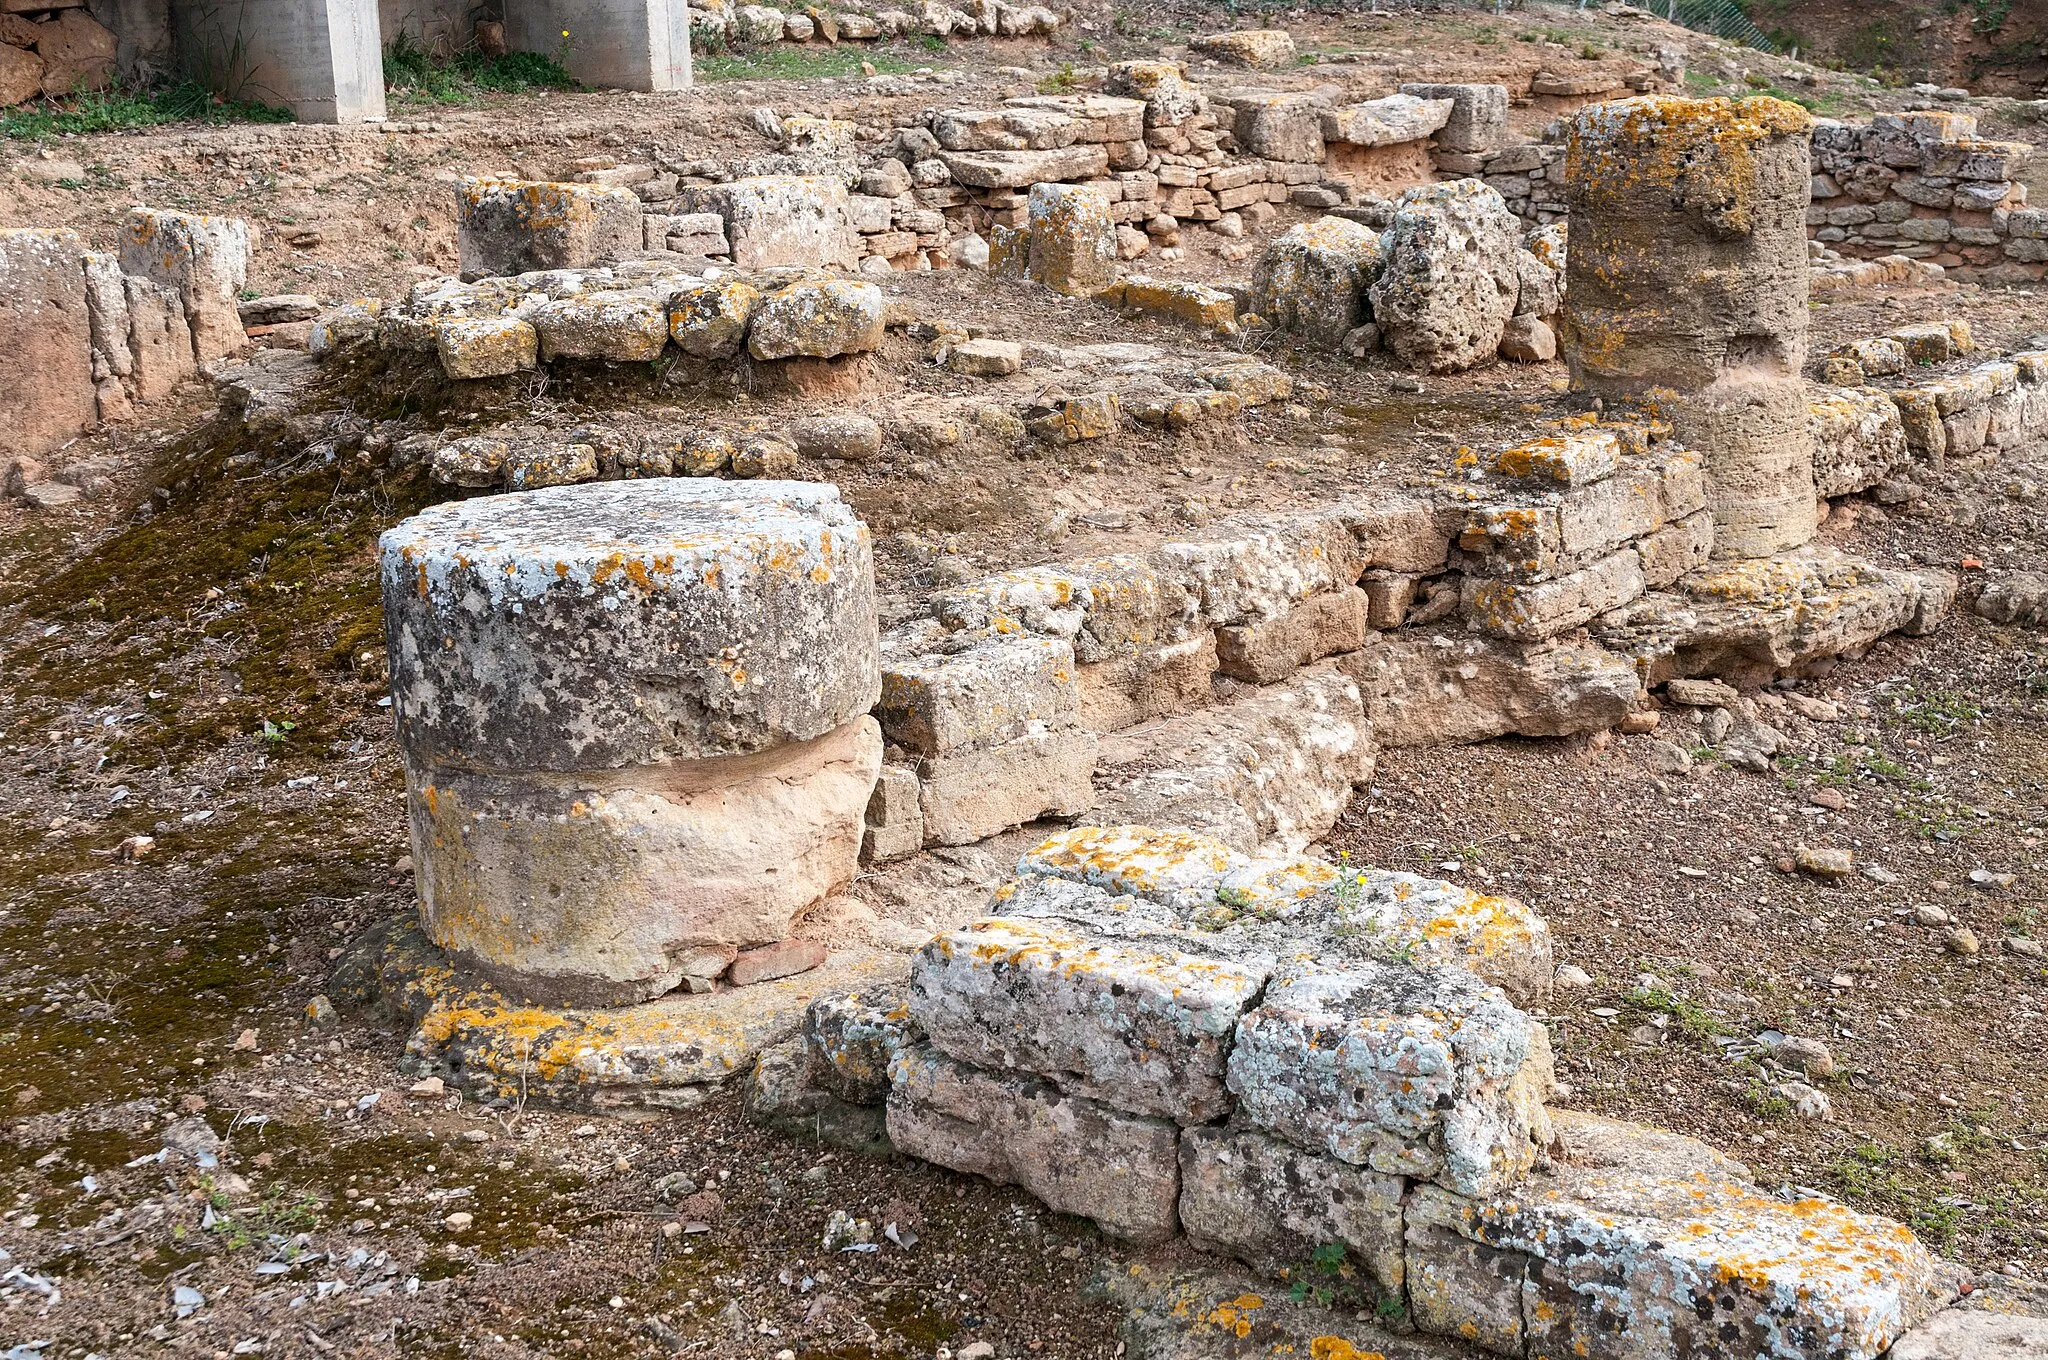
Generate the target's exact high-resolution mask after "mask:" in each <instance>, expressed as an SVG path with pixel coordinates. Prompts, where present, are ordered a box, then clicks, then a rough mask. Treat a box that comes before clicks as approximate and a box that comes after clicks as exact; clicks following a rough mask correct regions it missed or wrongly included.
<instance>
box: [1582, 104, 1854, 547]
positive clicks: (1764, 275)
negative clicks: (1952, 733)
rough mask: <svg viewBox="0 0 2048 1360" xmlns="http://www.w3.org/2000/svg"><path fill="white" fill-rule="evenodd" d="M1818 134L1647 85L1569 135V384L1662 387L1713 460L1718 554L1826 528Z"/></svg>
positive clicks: (1797, 119) (1613, 390) (1796, 120)
mask: <svg viewBox="0 0 2048 1360" xmlns="http://www.w3.org/2000/svg"><path fill="white" fill-rule="evenodd" d="M1811 127H1812V119H1811V118H1810V117H1809V116H1808V115H1807V114H1806V112H1805V111H1804V110H1802V109H1800V108H1798V107H1797V106H1795V105H1792V104H1787V103H1784V102H1782V101H1779V100H1773V99H1745V100H1743V101H1742V102H1741V103H1739V104H1736V103H1730V102H1729V101H1727V100H1717V99H1697V100H1695V99H1674V98H1666V97H1662V96H1649V97H1645V98H1641V99H1625V100H1619V101H1616V102H1613V103H1607V104H1598V105H1594V106H1592V107H1590V108H1587V109H1585V110H1583V111H1581V112H1580V113H1579V114H1578V115H1577V117H1576V119H1575V121H1574V124H1573V128H1572V136H1571V145H1570V150H1569V152H1568V155H1567V161H1566V195H1567V198H1568V200H1569V202H1570V205H1571V237H1570V239H1571V249H1570V251H1569V252H1568V256H1567V260H1566V279H1567V284H1566V288H1565V311H1564V335H1563V341H1564V352H1565V358H1566V360H1567V362H1568V363H1569V364H1570V366H1571V373H1572V387H1573V389H1574V390H1576V391H1579V392H1583V393H1586V394H1588V395H1592V396H1601V397H1607V398H1615V397H1620V398H1641V397H1646V396H1649V395H1650V394H1651V393H1652V392H1656V393H1657V394H1658V396H1657V400H1658V401H1659V403H1660V405H1661V406H1662V408H1663V409H1664V410H1665V411H1666V412H1667V413H1668V415H1669V417H1670V419H1671V425H1672V431H1673V434H1674V436H1675V437H1676V438H1677V439H1678V440H1680V441H1681V442H1683V443H1684V444H1686V445H1687V446H1688V447H1691V448H1694V449H1697V450H1699V451H1700V452H1701V453H1702V454H1703V455H1705V457H1706V459H1707V480H1708V506H1709V508H1710V509H1711V510H1712V511H1713V513H1714V556H1716V557H1764V556H1768V555H1770V554H1772V553H1775V552H1781V551H1783V550H1785V549H1787V548H1796V547H1798V546H1799V545H1800V544H1802V543H1805V542H1806V541H1807V540H1809V539H1811V538H1812V537H1813V532H1814V527H1815V514H1814V480H1813V438H1812V435H1811V432H1810V431H1809V429H1808V426H1807V411H1806V388H1805V382H1804V380H1803V379H1802V378H1801V376H1800V368H1801V365H1802V364H1804V363H1805V360H1806V336H1807V329H1808V324H1809V323H1808V317H1807V263H1806V203H1807V198H1808V194H1809V186H1810V183H1811V175H1810V173H1809V161H1810V156H1809V150H1808V143H1807V135H1808V132H1809V130H1810V129H1811ZM1666 393H1669V394H1671V395H1670V396H1669V397H1668V398H1667V397H1666V395H1665V394H1666Z"/></svg>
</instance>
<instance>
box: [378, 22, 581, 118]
mask: <svg viewBox="0 0 2048 1360" xmlns="http://www.w3.org/2000/svg"><path fill="white" fill-rule="evenodd" d="M384 85H385V88H386V89H387V90H388V91H389V93H390V97H391V99H392V100H393V102H395V103H397V104H398V105H400V106H401V107H402V106H404V105H407V104H467V103H471V102H473V101H475V100H477V99H481V98H483V97H484V96H485V95H491V94H526V93H530V92H531V91H534V90H573V89H576V88H578V85H577V81H576V78H575V77H574V76H572V75H570V74H569V72H568V71H567V70H566V69H565V68H564V67H563V66H562V63H561V62H560V61H559V60H557V59H556V58H554V57H551V56H547V55H545V54H543V53H539V52H507V53H505V54H504V55H503V56H497V57H487V56H485V55H484V54H483V53H481V52H477V51H467V52H457V53H456V54H455V55H454V56H451V57H445V58H441V57H436V56H434V55H433V54H432V53H431V52H429V51H428V50H427V49H426V47H425V46H424V45H423V44H421V42H420V41H419V39H417V38H415V37H413V35H412V34H410V33H408V32H406V31H405V30H403V29H401V30H399V33H398V36H397V37H395V38H393V39H392V40H391V44H390V46H388V47H386V48H385V49H384Z"/></svg>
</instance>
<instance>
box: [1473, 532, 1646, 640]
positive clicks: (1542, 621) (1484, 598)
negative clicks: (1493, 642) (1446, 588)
mask: <svg viewBox="0 0 2048 1360" xmlns="http://www.w3.org/2000/svg"><path fill="white" fill-rule="evenodd" d="M1642 593H1643V569H1642V560H1641V559H1640V558H1639V557H1638V556H1637V554H1636V551H1635V549H1633V548H1624V549H1622V550H1621V551H1620V552H1617V553H1613V554H1611V555H1609V556H1607V557H1603V558H1601V559H1600V560H1599V561H1597V562H1595V563H1593V564H1592V565H1591V566H1588V567H1583V568H1581V569H1579V570H1578V571H1574V572H1569V573H1567V574H1565V575H1563V576H1559V577H1556V578H1554V579H1551V580H1548V581H1542V582H1538V583H1536V584H1533V585H1532V584H1521V583H1516V582H1512V581H1499V580H1489V579H1487V578H1484V577H1477V576H1468V577H1466V578H1465V583H1464V587H1463V589H1462V592H1461V595H1460V600H1459V607H1460V608H1461V609H1462V610H1463V611H1464V613H1465V616H1466V618H1467V619H1468V620H1469V621H1470V622H1471V624H1472V626H1473V627H1474V628H1476V629H1478V630H1479V631H1480V632H1482V633H1485V634H1487V635H1489V636H1492V637H1499V638H1506V639H1508V640H1509V641H1512V642H1541V641H1542V640H1544V639H1545V638H1553V637H1556V636H1558V635H1559V634H1560V633H1566V632H1569V631H1571V630H1572V629H1574V628H1577V627H1579V626H1580V625H1582V624H1584V623H1587V622H1589V621H1590V620H1591V619H1593V618H1594V616H1596V615H1599V614H1604V613H1606V612H1607V611H1608V610H1610V609H1615V608H1618V607H1620V606H1621V605H1624V604H1627V603H1628V602H1629V601H1630V600H1633V599H1635V598H1636V597H1637V596H1638V595H1640V594H1642Z"/></svg>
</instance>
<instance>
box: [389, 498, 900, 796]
mask: <svg viewBox="0 0 2048 1360" xmlns="http://www.w3.org/2000/svg"><path fill="white" fill-rule="evenodd" d="M380 546H381V552H382V557H383V582H384V600H385V609H386V630H387V635H388V637H389V641H390V655H391V666H392V697H393V708H394V711H395V716H396V718H397V723H398V728H399V734H400V740H401V743H402V744H403V745H404V747H405V749H406V751H407V753H408V755H409V756H410V757H411V758H412V759H413V760H414V761H415V762H418V763H422V764H424V763H428V762H434V763H439V762H448V763H453V764H460V765H463V766H466V767H471V768H496V769H508V770H521V769H536V770H560V771H575V770H603V769H616V768H619V767H621V766H626V765H636V764H650V763H656V762H660V761H664V760H689V759H697V758H701V757H706V756H714V755H736V754H744V753H748V752H753V751H759V750H764V749H766V748H769V747H772V746H775V745H777V744H779V743H782V742H790V741H806V740H810V739H812V738H814V737H820V736H823V735H824V734H826V733H827V732H830V731H832V730H833V729H835V728H838V727H840V726H842V725H843V724H845V723H847V722H850V721H851V720H852V719H853V718H855V717H857V716H860V715H862V714H865V713H866V712H867V711H868V710H869V709H870V708H872V707H873V706H874V703H875V700H876V698H877V696H878V693H879V690H880V676H879V671H878V662H877V660H876V652H875V622H874V603H873V600H874V593H873V592H874V584H873V566H872V560H871V548H870V544H869V539H868V533H867V529H866V526H864V525H862V524H861V523H860V522H859V521H858V520H857V519H856V518H855V517H854V515H853V513H852V511H851V510H849V509H848V508H847V507H846V506H845V504H844V503H843V502H841V501H840V499H839V495H838V492H837V491H836V489H834V488H833V487H831V486H827V485H820V484H814V483H804V482H759V483H754V484H751V485H748V486H744V487H742V486H739V485H735V484H732V483H723V482H698V481H685V480H664V479H656V480H651V481H648V480H643V481H635V482H620V483H601V484H597V485H591V486H582V487H559V488H555V489H553V490H550V491H547V492H542V493H536V494H533V495H529V496H521V497H507V498H492V499H486V500H476V501H458V502H452V503H448V504H443V505H438V506H434V507H432V508H431V509H428V510H426V511H424V512H422V513H421V514H419V515H416V516H414V517H413V518H411V519H409V520H406V521H404V522H403V523H401V524H400V525H398V526H397V527H396V528H394V529H391V530H389V531H387V532H386V533H385V535H384V537H383V539H382V540H381V545H380ZM625 678H630V679H631V681H632V683H630V684H625V683H621V682H622V680H623V679H625Z"/></svg>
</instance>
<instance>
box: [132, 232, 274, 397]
mask: <svg viewBox="0 0 2048 1360" xmlns="http://www.w3.org/2000/svg"><path fill="white" fill-rule="evenodd" d="M121 268H122V270H123V271H125V272H127V273H129V274H134V275H136V276H138V277H140V278H145V279H148V280H150V281H151V282H153V283H161V284H163V285H165V286H166V287H170V288H174V289H176V290H177V292H178V297H179V298H180V299H181V300H182V301H183V302H184V304H185V323H186V325H187V326H189V327H190V328H191V331H192V355H193V357H194V358H195V359H196V360H197V361H198V362H200V363H202V364H206V363H212V362H213V361H214V360H216V359H224V358H226V357H227V356H229V355H231V354H236V353H239V352H240V351H241V350H242V349H243V348H244V347H246V346H247V345H248V343H249V337H248V333H247V332H246V331H245V330H244V329H243V328H242V317H241V313H240V312H238V311H237V310H236V309H235V300H236V299H237V298H238V297H239V296H240V295H241V291H242V285H243V284H245V283H247V282H248V281H249V224H248V223H246V222H244V221H242V219H240V218H239V217H200V216H196V215H194V214H192V213H179V212H159V211H156V210H154V209H150V208H134V209H131V210H130V211H129V213H128V218H127V220H126V221H125V222H124V223H123V224H122V228H121Z"/></svg>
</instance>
